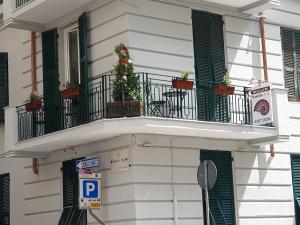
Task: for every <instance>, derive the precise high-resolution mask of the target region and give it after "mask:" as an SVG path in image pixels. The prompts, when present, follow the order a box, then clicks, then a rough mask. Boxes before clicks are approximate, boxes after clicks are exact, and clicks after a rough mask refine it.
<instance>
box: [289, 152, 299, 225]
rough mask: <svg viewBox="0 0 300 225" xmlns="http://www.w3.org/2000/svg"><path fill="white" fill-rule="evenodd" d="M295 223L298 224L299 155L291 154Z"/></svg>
mask: <svg viewBox="0 0 300 225" xmlns="http://www.w3.org/2000/svg"><path fill="white" fill-rule="evenodd" d="M291 164H292V165H291V166H292V179H293V190H294V205H295V217H296V224H297V225H298V224H300V155H291Z"/></svg>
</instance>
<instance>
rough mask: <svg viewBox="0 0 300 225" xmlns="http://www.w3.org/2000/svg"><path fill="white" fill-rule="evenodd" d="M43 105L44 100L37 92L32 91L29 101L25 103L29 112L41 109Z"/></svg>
mask: <svg viewBox="0 0 300 225" xmlns="http://www.w3.org/2000/svg"><path fill="white" fill-rule="evenodd" d="M42 105H43V102H42V100H41V99H40V98H39V97H38V95H37V94H36V93H31V94H30V95H29V99H28V101H27V102H26V103H25V110H26V111H27V112H32V111H35V110H39V109H40V108H42Z"/></svg>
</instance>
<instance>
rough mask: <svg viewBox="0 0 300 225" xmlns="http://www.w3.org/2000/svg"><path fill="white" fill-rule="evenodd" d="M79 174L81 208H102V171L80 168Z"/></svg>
mask: <svg viewBox="0 0 300 225" xmlns="http://www.w3.org/2000/svg"><path fill="white" fill-rule="evenodd" d="M78 176H79V208H80V209H100V208H101V207H102V204H101V202H102V196H101V172H100V171H94V170H91V171H86V170H80V171H79V173H78Z"/></svg>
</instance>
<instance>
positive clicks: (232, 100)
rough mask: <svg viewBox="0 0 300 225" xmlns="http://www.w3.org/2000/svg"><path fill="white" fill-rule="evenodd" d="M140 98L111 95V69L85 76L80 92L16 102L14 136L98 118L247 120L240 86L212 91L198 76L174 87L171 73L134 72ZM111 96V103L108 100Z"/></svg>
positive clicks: (246, 104)
mask: <svg viewBox="0 0 300 225" xmlns="http://www.w3.org/2000/svg"><path fill="white" fill-rule="evenodd" d="M136 76H137V77H138V79H139V84H140V92H141V93H140V94H141V99H140V101H131V102H129V101H120V102H114V101H113V87H114V78H115V76H113V75H104V76H101V77H99V78H97V79H91V80H90V81H89V83H88V85H87V86H86V87H81V90H80V93H81V94H80V95H79V96H78V97H75V98H72V99H64V98H63V96H62V95H61V93H56V94H53V95H51V96H44V97H42V98H41V101H42V105H41V107H40V108H38V109H35V110H32V111H28V110H26V108H25V105H22V106H19V107H18V108H17V112H18V126H19V128H18V129H19V130H18V132H19V141H22V140H27V139H30V138H33V137H37V136H42V135H44V134H47V133H52V132H55V131H59V130H64V129H67V128H70V127H74V126H78V125H81V124H85V123H89V122H92V121H95V120H99V119H103V118H114V117H126V116H127V117H129V116H150V117H165V118H176V119H188V120H202V121H212V122H222V123H236V124H250V122H251V111H250V98H249V92H248V89H247V88H246V87H239V86H236V87H235V92H234V94H233V95H229V96H224V95H219V94H216V93H215V91H214V88H215V86H216V84H214V83H209V82H205V83H203V82H198V83H197V84H194V87H193V89H192V90H182V89H175V88H173V87H172V77H171V76H163V75H157V74H148V73H138V74H136ZM113 102H114V103H113Z"/></svg>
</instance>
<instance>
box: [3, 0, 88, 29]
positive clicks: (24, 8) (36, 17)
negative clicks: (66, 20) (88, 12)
mask: <svg viewBox="0 0 300 225" xmlns="http://www.w3.org/2000/svg"><path fill="white" fill-rule="evenodd" d="M90 1H92V0H63V1H62V0H9V1H4V2H3V12H4V14H3V21H4V25H5V26H7V27H12V28H18V29H25V30H32V31H43V30H45V28H46V27H47V24H49V23H50V22H52V21H53V20H55V19H58V18H59V17H61V16H63V15H66V14H68V13H69V12H71V11H73V10H75V9H77V8H79V7H81V6H83V5H85V4H88V3H89V2H90ZM41 12H43V13H41Z"/></svg>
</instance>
